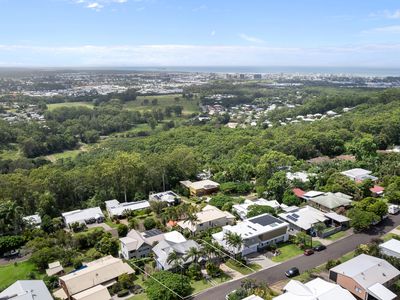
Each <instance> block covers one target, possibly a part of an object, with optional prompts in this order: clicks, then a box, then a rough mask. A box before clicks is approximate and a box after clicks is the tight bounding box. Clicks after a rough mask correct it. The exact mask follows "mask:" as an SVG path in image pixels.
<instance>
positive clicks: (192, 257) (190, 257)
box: [184, 247, 201, 264]
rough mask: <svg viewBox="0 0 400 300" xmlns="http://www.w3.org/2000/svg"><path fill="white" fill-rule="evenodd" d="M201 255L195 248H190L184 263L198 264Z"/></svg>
mask: <svg viewBox="0 0 400 300" xmlns="http://www.w3.org/2000/svg"><path fill="white" fill-rule="evenodd" d="M200 255H201V251H200V250H199V249H198V248H196V247H190V248H189V250H188V251H187V252H186V255H185V257H184V260H185V261H193V263H194V264H198V261H199V257H200Z"/></svg>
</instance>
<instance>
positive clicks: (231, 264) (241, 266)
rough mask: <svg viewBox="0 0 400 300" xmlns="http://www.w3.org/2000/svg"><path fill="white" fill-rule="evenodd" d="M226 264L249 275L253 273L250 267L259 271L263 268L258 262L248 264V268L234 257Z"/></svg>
mask: <svg viewBox="0 0 400 300" xmlns="http://www.w3.org/2000/svg"><path fill="white" fill-rule="evenodd" d="M225 265H227V266H228V267H229V268H231V269H233V270H235V271H237V272H239V273H241V274H243V275H248V274H251V273H253V271H252V270H250V269H253V270H254V271H258V270H260V269H261V266H260V265H258V264H247V268H246V267H245V266H243V265H241V264H238V263H236V262H235V261H233V260H232V259H229V260H227V261H226V263H225ZM249 268H250V269H249Z"/></svg>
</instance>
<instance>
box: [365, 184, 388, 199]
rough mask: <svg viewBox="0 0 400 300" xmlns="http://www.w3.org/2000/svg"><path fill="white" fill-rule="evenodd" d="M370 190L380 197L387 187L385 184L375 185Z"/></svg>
mask: <svg viewBox="0 0 400 300" xmlns="http://www.w3.org/2000/svg"><path fill="white" fill-rule="evenodd" d="M369 190H370V191H371V193H372V196H374V197H380V196H383V192H384V191H385V188H384V187H383V186H380V185H374V186H373V187H372V188H370V189H369Z"/></svg>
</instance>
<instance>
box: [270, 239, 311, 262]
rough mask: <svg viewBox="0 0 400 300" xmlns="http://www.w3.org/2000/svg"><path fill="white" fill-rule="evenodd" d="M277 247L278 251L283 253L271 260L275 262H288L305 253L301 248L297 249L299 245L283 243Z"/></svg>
mask: <svg viewBox="0 0 400 300" xmlns="http://www.w3.org/2000/svg"><path fill="white" fill-rule="evenodd" d="M277 246H278V249H279V250H280V251H281V254H279V255H278V256H274V257H272V258H271V260H272V261H274V262H282V261H286V260H288V259H291V258H293V257H295V256H297V255H300V254H302V253H303V250H301V249H300V248H299V247H297V245H295V244H292V243H282V244H278V245H277Z"/></svg>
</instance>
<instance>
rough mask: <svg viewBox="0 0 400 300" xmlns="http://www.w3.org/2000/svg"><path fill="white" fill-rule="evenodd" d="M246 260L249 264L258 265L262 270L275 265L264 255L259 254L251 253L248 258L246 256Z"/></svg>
mask: <svg viewBox="0 0 400 300" xmlns="http://www.w3.org/2000/svg"><path fill="white" fill-rule="evenodd" d="M247 259H248V262H249V263H254V264H258V265H260V266H261V268H262V269H267V268H270V267H272V266H275V265H277V263H276V262H273V261H272V260H270V259H269V258H268V257H266V256H265V254H261V253H252V254H250V255H249V256H247Z"/></svg>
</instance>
